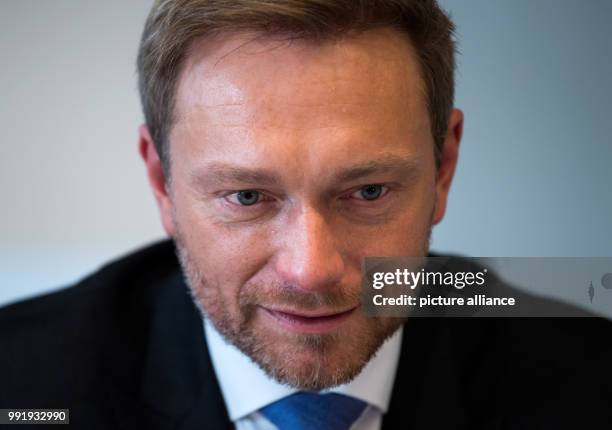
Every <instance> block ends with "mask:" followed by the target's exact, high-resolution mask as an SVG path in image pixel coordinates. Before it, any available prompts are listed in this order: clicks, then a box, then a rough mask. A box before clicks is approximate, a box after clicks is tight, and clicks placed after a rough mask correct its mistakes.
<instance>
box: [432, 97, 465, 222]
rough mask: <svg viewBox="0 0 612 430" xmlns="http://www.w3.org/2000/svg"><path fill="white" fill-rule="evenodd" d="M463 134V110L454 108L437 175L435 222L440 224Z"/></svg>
mask: <svg viewBox="0 0 612 430" xmlns="http://www.w3.org/2000/svg"><path fill="white" fill-rule="evenodd" d="M462 134H463V112H461V111H460V110H459V109H453V110H452V112H451V114H450V118H449V120H448V130H447V132H446V137H445V138H444V147H443V148H442V157H441V159H440V167H439V168H438V172H437V177H436V206H435V212H434V217H433V220H432V222H433V224H438V223H439V222H440V221H442V218H444V213H445V212H446V202H447V199H448V192H449V190H450V186H451V182H452V181H453V176H454V174H455V168H456V167H457V160H458V159H459V143H460V142H461V136H462Z"/></svg>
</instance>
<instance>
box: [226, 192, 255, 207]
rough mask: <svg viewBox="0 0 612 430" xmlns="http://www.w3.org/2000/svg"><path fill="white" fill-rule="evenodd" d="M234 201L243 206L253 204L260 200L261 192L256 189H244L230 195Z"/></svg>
mask: <svg viewBox="0 0 612 430" xmlns="http://www.w3.org/2000/svg"><path fill="white" fill-rule="evenodd" d="M228 197H229V198H230V200H232V201H233V202H234V203H238V204H240V205H242V206H252V205H254V204H255V203H257V202H259V198H260V195H259V192H258V191H255V190H242V191H238V192H237V193H234V194H230V195H229V196H228Z"/></svg>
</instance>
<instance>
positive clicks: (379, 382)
mask: <svg viewBox="0 0 612 430" xmlns="http://www.w3.org/2000/svg"><path fill="white" fill-rule="evenodd" d="M402 330H403V329H402V328H401V327H400V329H399V330H397V331H396V332H395V333H394V334H393V335H392V336H391V337H390V338H389V339H387V340H386V341H385V343H384V344H383V345H382V346H381V347H380V349H379V350H378V352H377V353H376V354H375V356H374V357H373V358H372V359H371V360H370V362H369V363H368V364H367V365H366V366H365V367H364V369H363V370H362V371H361V373H360V374H359V375H357V377H356V378H355V379H353V380H352V381H351V382H349V383H347V384H344V385H340V386H338V387H334V388H331V389H328V390H324V391H323V392H334V393H342V394H346V395H349V396H352V397H355V398H357V399H360V400H363V401H365V402H367V403H368V404H370V405H373V406H376V407H377V408H378V409H380V410H381V411H382V412H383V413H384V412H386V411H387V408H388V406H389V401H390V400H391V391H392V390H393V381H394V380H395V373H396V371H397V365H398V362H399V355H400V349H401V342H402ZM204 333H205V338H206V343H207V345H208V350H209V352H210V356H211V360H212V364H213V367H214V369H215V374H216V375H217V379H218V381H219V386H220V387H221V393H222V394H223V399H224V400H225V405H226V407H227V410H228V413H229V416H230V418H231V420H232V421H236V420H239V419H241V418H243V417H244V416H246V415H249V414H250V413H252V412H255V411H257V410H259V409H260V408H262V407H264V406H265V405H268V404H270V403H273V402H275V401H277V400H280V399H282V398H283V397H286V396H288V395H290V394H292V393H295V392H297V391H298V390H296V389H293V388H291V387H289V386H287V385H283V384H279V383H278V382H276V381H275V380H273V379H272V378H270V377H268V376H267V375H266V374H265V372H264V371H263V370H262V369H261V368H259V366H258V365H257V364H255V363H254V362H253V361H252V360H251V359H250V358H249V357H248V356H246V355H245V354H243V353H242V352H241V351H240V350H239V349H238V348H236V347H235V346H234V345H232V344H230V343H228V342H227V341H226V340H225V339H224V338H223V337H222V336H221V334H220V333H219V332H218V331H217V330H216V329H215V328H214V326H213V325H212V324H211V323H210V321H208V319H204Z"/></svg>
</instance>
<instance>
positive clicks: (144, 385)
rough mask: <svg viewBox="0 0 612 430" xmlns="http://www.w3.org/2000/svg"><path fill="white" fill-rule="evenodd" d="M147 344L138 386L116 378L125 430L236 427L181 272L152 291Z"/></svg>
mask: <svg viewBox="0 0 612 430" xmlns="http://www.w3.org/2000/svg"><path fill="white" fill-rule="evenodd" d="M154 291H155V293H154V294H155V297H154V298H153V299H152V310H151V315H152V318H151V322H150V330H149V338H148V345H147V347H146V353H145V357H143V360H144V368H143V372H142V377H141V382H140V383H139V384H138V388H137V389H136V390H134V389H130V388H128V387H125V386H124V385H123V384H121V382H120V381H114V383H113V386H112V388H111V396H112V399H111V400H112V402H113V405H114V408H115V411H116V414H117V417H118V420H119V421H120V423H122V426H123V427H125V428H130V429H131V428H147V429H151V430H162V429H170V428H172V429H184V430H191V429H193V430H195V429H198V430H201V429H203V428H206V429H211V430H216V429H219V430H221V429H223V430H226V429H229V428H232V426H231V421H230V420H229V417H228V414H227V411H226V408H225V403H224V401H223V398H222V396H221V391H220V389H219V385H218V383H217V380H216V377H215V373H214V369H213V367H212V363H211V361H210V356H209V353H208V350H207V347H206V342H205V339H204V332H203V326H202V319H201V316H200V314H199V312H198V310H197V309H196V307H195V305H194V304H193V301H192V299H191V296H190V295H189V292H188V288H187V286H186V285H185V283H184V281H183V278H182V276H181V274H180V272H177V273H176V274H174V275H173V276H171V277H169V278H168V279H167V280H165V281H164V283H163V285H162V286H161V288H159V289H157V288H156V289H154Z"/></svg>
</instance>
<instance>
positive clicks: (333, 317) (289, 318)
mask: <svg viewBox="0 0 612 430" xmlns="http://www.w3.org/2000/svg"><path fill="white" fill-rule="evenodd" d="M358 307H359V306H355V307H352V308H350V309H348V310H344V311H301V310H300V311H297V310H280V309H271V308H266V307H262V309H263V310H264V311H265V313H266V314H267V315H269V316H271V317H272V318H273V319H274V320H275V321H276V322H277V323H279V324H281V325H282V326H283V327H285V328H288V329H289V330H291V331H295V332H299V333H324V332H327V331H330V330H333V329H335V328H336V327H338V326H339V325H340V324H342V323H343V322H344V321H345V320H346V319H347V318H348V317H350V316H351V315H352V314H353V312H355V310H356V309H357V308H358Z"/></svg>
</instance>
